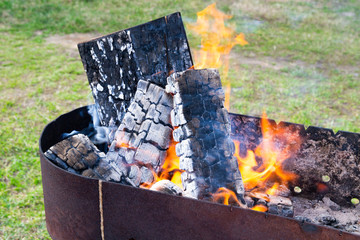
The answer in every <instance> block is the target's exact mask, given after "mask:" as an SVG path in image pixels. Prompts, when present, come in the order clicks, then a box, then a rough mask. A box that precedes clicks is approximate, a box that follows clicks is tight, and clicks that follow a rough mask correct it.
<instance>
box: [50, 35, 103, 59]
mask: <svg viewBox="0 0 360 240" xmlns="http://www.w3.org/2000/svg"><path fill="white" fill-rule="evenodd" d="M99 36H100V34H99V33H72V34H67V35H52V36H49V37H47V38H46V43H48V44H56V45H60V46H62V47H63V48H64V49H65V50H66V52H67V53H69V54H70V55H71V56H72V57H77V56H78V55H79V53H78V49H77V44H78V43H81V42H85V41H89V40H91V39H94V38H96V37H99Z"/></svg>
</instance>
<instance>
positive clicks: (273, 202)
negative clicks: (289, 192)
mask: <svg viewBox="0 0 360 240" xmlns="http://www.w3.org/2000/svg"><path fill="white" fill-rule="evenodd" d="M267 207H268V212H269V213H272V214H276V215H279V216H284V217H293V216H294V207H293V204H292V202H291V200H290V199H289V198H285V197H281V196H272V195H270V196H269V202H268V203H267Z"/></svg>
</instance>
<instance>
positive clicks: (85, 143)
mask: <svg viewBox="0 0 360 240" xmlns="http://www.w3.org/2000/svg"><path fill="white" fill-rule="evenodd" d="M45 156H46V157H47V158H48V159H50V160H51V161H53V162H54V163H55V164H56V165H58V166H59V167H61V168H63V169H65V170H67V171H69V172H72V173H76V174H80V175H82V176H85V177H90V178H96V179H101V180H105V181H114V182H119V181H120V180H121V177H122V176H123V172H122V171H121V170H120V169H119V168H118V167H117V166H116V165H114V164H112V163H110V162H108V161H107V160H106V158H105V154H104V153H103V152H100V151H99V150H98V149H97V147H96V146H95V145H94V144H93V143H92V142H91V141H90V139H89V138H88V137H87V136H85V135H83V134H77V135H73V136H70V137H68V138H66V139H64V140H62V141H61V142H59V143H57V144H55V145H53V146H52V147H51V148H50V149H49V150H47V151H46V152H45Z"/></svg>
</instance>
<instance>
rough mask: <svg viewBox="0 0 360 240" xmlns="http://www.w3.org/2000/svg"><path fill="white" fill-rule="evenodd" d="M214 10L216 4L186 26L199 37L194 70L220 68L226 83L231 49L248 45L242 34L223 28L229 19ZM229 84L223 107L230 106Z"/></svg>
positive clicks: (199, 13)
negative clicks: (199, 44)
mask: <svg viewBox="0 0 360 240" xmlns="http://www.w3.org/2000/svg"><path fill="white" fill-rule="evenodd" d="M231 18H232V16H231V15H227V14H225V13H223V12H221V11H219V10H218V9H216V3H213V4H211V5H209V6H208V7H206V8H205V9H204V10H202V11H200V12H198V13H197V22H196V23H195V24H189V25H187V26H188V28H189V29H190V30H191V31H193V32H194V33H195V34H197V35H200V37H201V48H200V50H198V51H194V57H195V63H196V64H195V68H198V69H200V68H222V76H221V77H222V79H223V81H225V82H226V81H227V76H228V70H229V58H228V55H229V53H230V51H231V49H232V48H233V47H234V46H235V45H237V44H239V45H241V46H244V45H246V44H248V42H247V41H246V40H245V36H244V34H243V33H240V34H238V35H236V33H235V31H234V30H233V29H232V28H230V27H227V26H225V20H228V19H231ZM229 98H230V83H228V84H227V86H226V94H225V107H226V108H227V109H228V110H229V106H230V104H229V103H230V101H229Z"/></svg>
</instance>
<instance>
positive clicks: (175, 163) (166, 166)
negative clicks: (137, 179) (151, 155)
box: [141, 140, 183, 189]
mask: <svg viewBox="0 0 360 240" xmlns="http://www.w3.org/2000/svg"><path fill="white" fill-rule="evenodd" d="M175 144H176V142H174V141H173V140H171V144H170V146H169V149H168V150H167V152H166V158H165V161H164V163H163V165H162V166H161V169H160V170H159V171H158V173H156V172H155V171H154V170H153V169H151V171H152V174H153V176H154V181H153V182H152V183H142V184H141V187H143V188H150V187H151V186H152V185H154V184H155V183H156V182H158V181H161V180H170V181H171V182H173V183H175V184H176V185H177V186H179V187H180V188H181V189H182V188H183V186H182V182H181V173H182V172H183V170H180V168H179V166H180V158H179V157H178V156H176V152H175Z"/></svg>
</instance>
